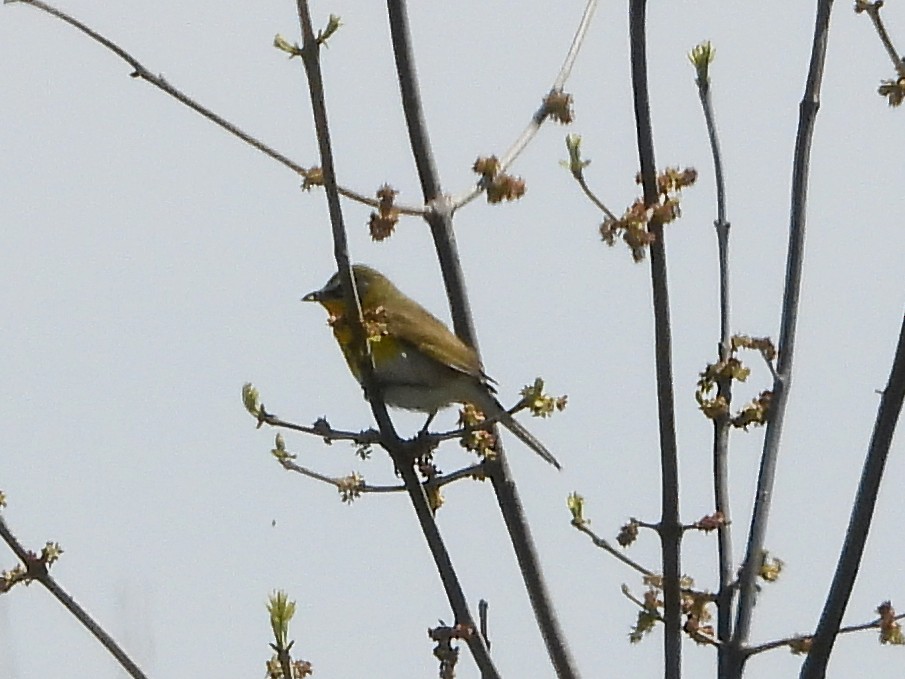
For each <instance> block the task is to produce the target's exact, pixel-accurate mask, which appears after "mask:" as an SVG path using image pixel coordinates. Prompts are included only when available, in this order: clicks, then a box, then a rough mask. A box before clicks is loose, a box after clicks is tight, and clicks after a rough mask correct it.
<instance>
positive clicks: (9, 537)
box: [0, 515, 147, 679]
mask: <svg viewBox="0 0 905 679" xmlns="http://www.w3.org/2000/svg"><path fill="white" fill-rule="evenodd" d="M0 539H2V540H3V541H4V542H5V543H6V544H7V545H8V546H9V548H10V549H12V550H13V552H14V553H15V554H16V556H17V557H18V558H19V560H20V561H21V562H22V564H23V565H24V566H25V568H26V572H27V579H26V580H25V582H26V583H27V582H29V581H32V580H37V581H38V582H40V583H41V584H42V585H43V586H44V587H45V588H46V589H47V591H48V592H50V593H51V595H53V597H54V598H55V599H56V600H57V601H59V602H60V603H61V604H62V605H63V606H64V607H65V608H66V610H68V611H69V612H70V613H72V615H73V617H75V619H76V620H78V621H79V622H80V623H82V626H83V627H84V628H85V629H86V630H88V631H89V632H90V633H91V635H92V636H93V637H94V638H95V639H97V640H98V641H99V642H100V644H101V645H102V646H103V647H104V648H106V649H107V651H109V653H110V655H112V656H113V657H114V658H116V662H118V663H119V664H120V666H121V667H122V668H123V669H124V670H125V671H126V672H127V673H128V674H129V676H131V677H132V678H133V679H147V677H146V675H145V673H144V672H142V671H141V669H140V668H139V667H138V665H136V664H135V662H133V661H132V659H131V658H130V657H129V656H128V655H127V654H126V652H125V651H124V650H123V649H122V648H121V647H120V646H119V644H117V643H116V641H115V640H114V639H113V637H111V636H110V635H109V634H107V632H106V631H105V630H104V628H103V627H101V626H100V625H99V624H98V623H97V622H96V621H95V620H94V618H92V617H91V616H90V615H88V612H87V611H86V610H85V609H84V608H82V607H81V606H80V605H79V604H78V602H77V601H76V600H75V599H73V598H72V596H71V595H70V594H69V593H68V592H67V591H66V590H65V589H63V587H62V586H60V584H59V583H58V582H57V581H56V579H55V578H54V577H53V576H52V575H51V574H50V572H49V571H48V570H47V562H46V561H45V560H44V559H42V558H41V557H39V556H37V555H35V554H34V553H33V552H30V551H28V550H27V549H25V547H23V546H22V543H21V542H19V540H18V539H17V538H16V536H15V535H13V532H12V531H11V530H10V528H9V526H8V525H7V524H6V521H4V519H3V516H2V515H0Z"/></svg>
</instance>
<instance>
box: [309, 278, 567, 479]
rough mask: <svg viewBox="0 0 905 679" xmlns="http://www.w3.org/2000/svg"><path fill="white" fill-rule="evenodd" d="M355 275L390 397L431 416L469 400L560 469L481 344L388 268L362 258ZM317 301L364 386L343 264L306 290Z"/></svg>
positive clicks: (376, 365) (394, 403) (381, 380)
mask: <svg viewBox="0 0 905 679" xmlns="http://www.w3.org/2000/svg"><path fill="white" fill-rule="evenodd" d="M352 275H353V276H354V277H355V287H356V288H357V290H358V295H359V300H360V302H361V308H362V316H363V320H364V324H365V328H366V334H367V335H368V337H369V340H370V349H371V357H372V360H373V365H374V376H375V378H376V379H377V380H378V382H379V384H380V387H381V391H382V393H383V399H384V401H385V402H386V404H387V405H389V406H393V407H395V408H401V409H403V410H414V411H419V412H423V413H427V415H428V418H427V422H426V423H425V425H424V427H423V431H425V430H427V427H428V426H429V425H430V423H431V421H432V420H433V418H434V416H435V415H436V414H437V412H438V411H439V410H441V409H442V408H446V407H447V406H449V405H451V404H453V403H463V404H471V405H473V406H474V407H475V408H477V409H478V410H480V411H481V412H482V413H483V414H484V415H485V417H488V418H493V419H495V420H497V421H498V422H499V423H500V424H502V425H503V426H504V427H506V428H507V429H508V430H509V431H511V432H512V433H513V434H515V436H516V437H518V438H519V439H520V440H521V441H522V442H523V443H524V444H525V445H526V446H528V447H529V448H530V449H531V450H533V451H534V452H535V453H537V454H538V455H540V456H541V457H542V458H543V459H544V460H546V461H547V462H549V463H550V464H552V465H553V466H554V467H556V468H557V469H562V465H560V463H559V461H558V460H557V459H556V458H555V457H554V456H553V454H552V453H551V452H550V451H549V450H547V448H546V446H544V444H543V443H541V442H540V441H538V440H537V439H536V438H535V437H534V435H532V434H531V433H530V432H529V431H528V430H527V429H525V427H523V426H522V425H521V424H520V423H519V422H517V421H516V420H515V418H513V417H512V415H511V414H509V413H508V412H507V411H506V409H505V408H504V407H503V406H502V405H501V404H500V402H499V401H498V400H497V398H496V396H495V393H496V389H495V388H494V381H493V380H492V379H491V378H490V377H488V376H487V374H486V373H484V371H483V369H482V367H481V361H480V359H479V358H478V353H477V351H475V350H474V348H473V347H470V346H469V345H468V344H466V343H465V342H463V341H462V340H461V339H460V338H459V337H458V336H457V335H456V334H455V333H453V332H452V331H451V330H450V329H449V328H448V327H447V326H446V324H445V323H443V321H441V320H440V319H438V318H437V317H436V316H434V315H433V314H432V313H431V312H429V311H428V310H427V309H425V308H424V307H423V306H421V305H420V304H418V302H416V301H415V300H413V299H411V298H410V297H408V296H406V295H405V294H404V293H403V292H402V291H401V290H399V289H398V288H397V287H396V286H395V285H394V284H393V283H392V282H391V281H390V280H389V279H388V278H387V277H386V276H384V275H383V274H382V273H380V272H379V271H377V270H376V269H373V268H371V267H370V266H367V265H365V264H354V265H353V266H352ZM302 301H304V302H317V303H319V304H320V305H321V306H323V307H324V308H325V309H326V310H327V313H328V314H329V316H330V325H331V326H332V328H333V335H334V337H335V339H336V342H337V344H339V347H340V349H341V350H342V353H343V356H344V357H345V359H346V363H347V364H348V366H349V370H350V371H351V372H352V375H354V377H355V379H356V380H358V383H359V384H361V385H362V387H364V383H363V382H362V375H361V369H360V366H359V363H358V357H357V355H356V352H355V349H354V340H353V332H352V327H351V325H350V324H349V323H347V322H345V321H344V319H343V317H344V315H345V312H346V306H345V300H344V297H343V289H342V281H341V278H340V274H339V272H337V273H335V274H333V275H332V276H331V277H330V279H329V280H328V281H327V282H326V284H325V285H324V286H323V287H322V288H320V289H319V290H315V291H313V292H309V293H308V294H307V295H305V296H304V297H302Z"/></svg>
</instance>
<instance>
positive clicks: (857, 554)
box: [799, 317, 905, 679]
mask: <svg viewBox="0 0 905 679" xmlns="http://www.w3.org/2000/svg"><path fill="white" fill-rule="evenodd" d="M903 400H905V317H903V318H902V329H901V330H900V331H899V342H898V344H897V345H896V353H895V358H894V359H893V363H892V370H891V371H890V374H889V381H888V382H887V384H886V389H884V390H883V396H882V397H881V398H880V407H879V409H878V410H877V419H876V421H875V422H874V432H873V435H872V436H871V440H870V447H869V448H868V451H867V457H866V459H865V460H864V468H863V470H862V471H861V482H860V483H859V484H858V493H857V495H855V502H854V506H853V507H852V515H851V518H850V519H849V523H848V530H847V531H846V532H845V543H844V544H843V545H842V553H841V554H840V555H839V563H838V564H837V565H836V574H835V575H834V576H833V582H832V584H831V585H830V592H829V595H828V596H827V599H826V604H825V605H824V607H823V613H822V615H821V616H820V622H819V623H818V625H817V631H816V632H815V633H814V641H813V644H812V645H811V650H810V651H809V652H808V657H807V658H806V659H805V661H804V665H802V668H801V674H800V675H799V677H800V679H819V678H820V677H823V676H824V674H825V673H826V666H827V663H828V662H829V659H830V653H831V652H832V650H833V644H834V643H835V641H836V636H837V635H838V634H839V633H840V632H841V630H840V629H839V626H840V625H841V624H842V616H843V614H844V613H845V608H846V606H847V605H848V599H849V596H850V595H851V592H852V587H854V585H855V578H856V577H857V575H858V567H859V566H860V565H861V558H862V557H863V555H864V545H865V543H866V542H867V534H868V533H869V532H870V524H871V519H872V518H873V514H874V507H875V506H876V504H877V495H878V494H879V493H880V480H881V479H882V478H883V469H884V467H885V466H886V458H887V457H888V456H889V447H890V445H891V444H892V436H893V434H894V433H895V430H896V423H897V422H898V419H899V414H900V413H901V412H902V402H903Z"/></svg>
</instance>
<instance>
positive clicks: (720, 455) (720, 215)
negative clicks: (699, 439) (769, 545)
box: [693, 43, 734, 676]
mask: <svg viewBox="0 0 905 679" xmlns="http://www.w3.org/2000/svg"><path fill="white" fill-rule="evenodd" d="M705 52H706V53H705ZM705 52H702V53H700V54H699V55H698V56H699V60H698V61H696V62H694V64H695V68H696V71H697V78H696V79H695V83H696V84H697V87H698V97H699V98H700V100H701V108H702V110H703V112H704V121H705V123H706V125H707V137H708V139H709V140H710V152H711V155H712V157H713V173H714V181H715V184H716V205H717V215H716V220H715V221H714V223H713V225H714V227H715V228H716V238H717V250H718V253H719V255H718V261H719V290H720V339H719V344H718V345H717V351H718V353H719V357H720V362H721V363H723V364H725V363H726V362H727V361H728V360H729V358H730V357H731V354H732V338H731V330H730V328H731V324H730V321H729V312H730V301H729V228H730V226H729V220H728V219H727V218H726V186H725V182H724V179H723V157H722V154H721V152H720V140H719V135H718V133H717V128H716V119H715V117H714V113H713V101H712V99H711V97H710V75H709V66H710V63H711V62H712V60H713V59H712V57H713V51H712V48H711V47H710V45H709V43H708V44H707V45H706V48H705ZM693 61H694V60H693ZM717 398H718V399H721V400H722V401H723V402H724V403H725V404H726V412H725V413H724V414H722V415H720V416H718V417H715V418H714V420H713V497H714V508H715V510H716V511H717V512H720V513H721V514H722V516H723V519H724V521H723V522H722V523H721V524H720V526H719V528H717V558H718V561H719V590H718V595H717V601H716V608H717V638H718V639H719V640H720V642H721V644H720V650H719V652H718V655H719V659H718V665H719V668H720V672H719V674H720V676H723V675H725V673H726V672H727V671H728V657H729V656H728V651H727V648H728V646H727V644H728V643H729V640H730V638H731V637H732V602H733V595H734V591H733V590H732V589H731V587H730V585H731V583H732V578H733V576H732V571H733V567H732V529H731V527H730V525H729V524H730V508H729V433H730V420H731V417H730V415H729V408H730V406H731V405H732V378H731V377H730V376H728V375H726V376H721V377H720V378H719V379H718V380H717Z"/></svg>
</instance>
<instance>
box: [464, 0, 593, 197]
mask: <svg viewBox="0 0 905 679" xmlns="http://www.w3.org/2000/svg"><path fill="white" fill-rule="evenodd" d="M595 9H597V0H588V2H587V4H586V5H585V8H584V13H583V14H582V15H581V21H580V22H579V24H578V28H577V29H576V31H575V36H574V37H573V38H572V44H571V46H570V47H569V53H568V54H566V58H565V60H564V61H563V65H562V68H560V69H559V73H558V74H557V75H556V79H555V80H554V81H553V86H552V87H551V88H550V91H551V92H561V91H562V89H563V87H565V85H566V81H567V80H568V79H569V76H570V75H571V73H572V66H573V65H574V64H575V59H577V58H578V52H579V51H580V50H581V45H582V43H583V42H584V39H585V36H586V35H587V32H588V28H589V27H590V25H591V18H592V17H593V16H594V10H595ZM548 114H549V109H548V108H547V105H546V102H545V103H543V104H541V106H540V108H538V109H537V111H535V112H534V115H533V116H531V122H529V123H528V126H527V127H526V128H525V129H524V131H523V132H522V133H521V135H519V137H518V139H516V140H515V141H514V142H513V143H512V146H510V147H509V149H508V150H507V151H506V153H504V154H503V157H502V158H500V166H499V171H500V172H505V171H506V169H507V168H508V167H509V166H510V165H512V163H514V162H515V159H516V158H518V157H519V155H520V154H521V153H522V151H524V150H525V148H526V147H527V146H528V144H529V143H530V142H531V140H532V139H534V137H535V136H537V133H538V132H539V131H540V128H541V125H543V124H544V121H545V120H546V119H547V115H548ZM485 182H486V180H484V179H481V180H480V181H479V182H478V183H477V185H476V186H475V187H474V188H473V189H471V190H469V191H467V192H466V193H464V194H462V195H460V196H456V197H455V198H453V199H452V204H453V209H454V210H456V209H458V208H460V207H463V206H464V205H467V204H468V203H470V202H471V201H473V200H474V199H475V198H477V197H478V196H480V195H481V192H482V191H483V190H484V187H485Z"/></svg>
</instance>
